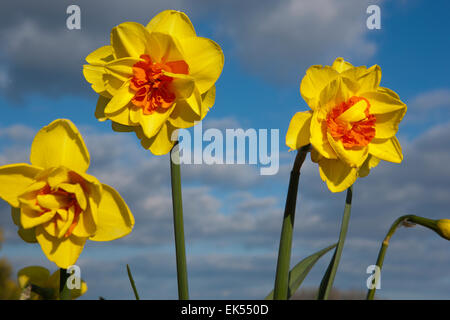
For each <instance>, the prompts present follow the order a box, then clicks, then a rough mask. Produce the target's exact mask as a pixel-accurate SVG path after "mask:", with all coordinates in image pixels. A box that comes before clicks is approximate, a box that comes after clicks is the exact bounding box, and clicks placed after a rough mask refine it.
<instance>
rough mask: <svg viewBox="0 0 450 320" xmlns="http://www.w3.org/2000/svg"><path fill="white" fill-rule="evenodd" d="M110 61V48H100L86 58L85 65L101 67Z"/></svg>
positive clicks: (112, 54)
mask: <svg viewBox="0 0 450 320" xmlns="http://www.w3.org/2000/svg"><path fill="white" fill-rule="evenodd" d="M112 60H114V51H113V48H112V47H111V46H103V47H100V48H98V49H97V50H95V51H93V52H91V53H90V54H89V55H88V56H87V57H86V62H87V63H89V64H96V65H103V64H105V63H107V62H110V61H112Z"/></svg>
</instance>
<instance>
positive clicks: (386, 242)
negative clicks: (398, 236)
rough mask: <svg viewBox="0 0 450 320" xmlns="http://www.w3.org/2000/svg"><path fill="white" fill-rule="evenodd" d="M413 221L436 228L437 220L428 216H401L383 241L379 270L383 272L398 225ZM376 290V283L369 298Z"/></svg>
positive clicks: (369, 292)
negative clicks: (385, 259) (385, 258)
mask: <svg viewBox="0 0 450 320" xmlns="http://www.w3.org/2000/svg"><path fill="white" fill-rule="evenodd" d="M406 221H407V222H412V223H414V224H420V225H422V226H424V227H427V228H429V229H432V230H435V227H436V222H435V221H433V220H430V219H427V218H423V217H418V216H415V215H405V216H401V217H400V218H398V219H397V220H395V221H394V223H393V224H392V225H391V227H390V228H389V231H388V232H387V234H386V237H384V240H383V242H382V243H381V248H380V251H379V252H378V258H377V263H376V265H377V266H378V268H379V272H381V268H383V262H384V256H385V255H386V251H387V248H388V247H389V241H390V240H391V238H392V236H393V235H394V233H395V231H396V230H397V228H398V226H400V225H401V224H402V223H404V222H406ZM375 291H376V285H374V286H373V288H372V289H369V291H368V292H367V300H373V299H374V297H375Z"/></svg>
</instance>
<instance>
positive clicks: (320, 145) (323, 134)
mask: <svg viewBox="0 0 450 320" xmlns="http://www.w3.org/2000/svg"><path fill="white" fill-rule="evenodd" d="M310 131H311V138H310V141H311V144H312V145H313V147H314V149H316V150H317V151H318V152H319V153H320V154H321V155H322V156H324V157H325V158H327V159H337V154H336V152H335V151H334V150H333V148H332V147H331V145H330V143H329V142H328V136H327V124H326V122H325V121H323V120H321V119H320V118H319V113H318V112H314V113H313V116H312V119H311V128H310Z"/></svg>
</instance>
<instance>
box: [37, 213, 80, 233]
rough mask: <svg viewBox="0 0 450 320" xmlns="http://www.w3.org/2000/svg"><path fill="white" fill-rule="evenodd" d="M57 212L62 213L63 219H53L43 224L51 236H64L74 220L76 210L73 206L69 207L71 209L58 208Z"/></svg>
mask: <svg viewBox="0 0 450 320" xmlns="http://www.w3.org/2000/svg"><path fill="white" fill-rule="evenodd" d="M56 212H57V213H58V215H60V217H61V219H52V220H50V221H47V222H46V223H43V224H42V226H43V227H44V230H45V231H46V232H47V233H48V234H49V235H50V236H52V237H56V238H62V237H63V236H64V235H65V234H66V232H67V230H69V228H70V225H71V224H72V222H73V218H74V216H75V214H74V213H75V212H74V209H73V207H71V208H69V210H65V209H58V210H57V211H56Z"/></svg>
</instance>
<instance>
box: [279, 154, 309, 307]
mask: <svg viewBox="0 0 450 320" xmlns="http://www.w3.org/2000/svg"><path fill="white" fill-rule="evenodd" d="M309 149H310V145H307V146H304V147H302V148H301V149H300V150H298V152H297V156H296V157H295V161H294V166H293V168H292V171H291V177H290V179H289V189H288V194H287V197H286V205H285V209H284V218H283V225H282V227H281V236H280V247H279V249H278V262H277V271H276V275H275V286H274V291H273V298H274V299H275V300H286V299H287V298H288V288H289V269H290V268H289V267H290V261H291V248H292V233H293V229H294V219H295V206H296V202H297V193H298V182H299V178H300V169H301V167H302V164H303V162H304V161H305V158H306V154H307V153H308V151H309Z"/></svg>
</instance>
